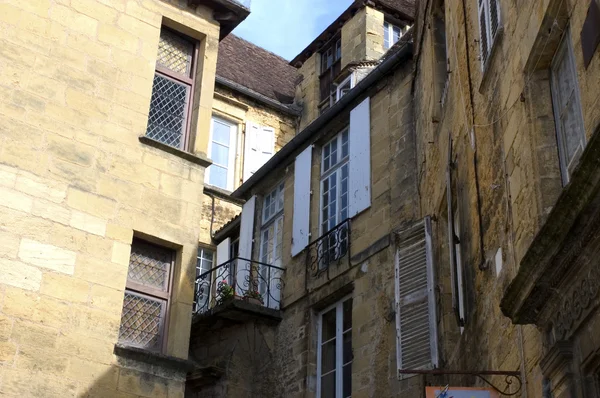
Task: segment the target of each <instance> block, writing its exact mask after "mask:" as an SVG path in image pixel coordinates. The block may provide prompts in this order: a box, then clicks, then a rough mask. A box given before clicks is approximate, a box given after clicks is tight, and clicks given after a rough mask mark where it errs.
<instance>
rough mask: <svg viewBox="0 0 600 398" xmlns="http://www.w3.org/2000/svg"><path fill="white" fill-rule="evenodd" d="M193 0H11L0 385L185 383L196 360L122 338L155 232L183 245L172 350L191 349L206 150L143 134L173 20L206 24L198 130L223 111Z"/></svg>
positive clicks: (2, 132)
mask: <svg viewBox="0 0 600 398" xmlns="http://www.w3.org/2000/svg"><path fill="white" fill-rule="evenodd" d="M181 4H182V3H181V2H177V1H156V0H102V1H100V0H71V1H64V0H36V1H19V0H8V1H4V2H2V4H1V5H0V31H1V32H2V34H1V35H0V49H1V50H0V115H1V117H0V395H3V396H19V397H75V396H77V397H84V396H93V397H137V396H143V397H154V396H156V397H167V396H168V397H183V394H184V390H183V388H184V381H185V372H183V373H181V372H179V373H177V372H172V373H171V374H170V375H169V374H161V373H160V369H158V370H157V369H155V371H151V369H150V367H149V366H147V365H144V364H143V363H141V362H140V363H138V362H135V361H131V360H125V359H123V358H119V357H117V356H115V355H114V354H113V348H114V345H115V343H116V342H117V337H118V333H119V324H120V317H121V307H122V302H123V291H124V288H125V281H126V277H127V269H128V262H129V254H130V245H131V241H132V237H133V236H134V235H136V234H143V235H147V236H152V237H154V238H156V239H160V240H163V241H165V242H169V243H170V244H171V245H172V246H173V247H174V248H177V261H176V266H175V278H174V285H173V289H172V290H173V293H172V297H171V317H170V322H169V325H168V328H169V341H168V347H167V349H166V354H167V355H170V356H174V357H178V358H182V359H185V358H187V355H188V340H189V331H190V323H191V312H192V300H193V278H194V275H195V263H196V249H197V243H198V237H199V234H200V217H201V213H202V211H201V209H202V205H203V195H202V187H203V180H204V166H201V165H198V164H196V163H192V162H190V161H187V160H184V159H182V158H181V157H179V156H176V155H173V154H169V153H167V152H165V151H163V150H160V149H156V148H153V147H150V146H147V145H144V144H142V143H141V142H140V141H139V140H138V137H139V136H142V135H144V133H145V129H146V122H147V118H148V108H149V103H150V94H151V91H152V80H153V76H154V65H155V58H156V53H157V45H158V38H159V31H160V27H161V25H162V24H165V25H168V26H170V27H172V28H175V29H179V30H181V31H182V32H183V33H186V34H188V35H191V36H193V37H195V38H197V39H199V40H201V53H202V55H201V60H202V63H201V65H200V66H201V67H200V68H199V72H198V76H197V79H198V80H197V81H198V83H199V84H198V85H197V88H198V92H197V93H196V94H195V107H194V118H193V121H192V126H193V133H194V135H196V134H197V135H198V136H199V137H202V136H203V134H202V133H203V132H204V131H208V127H209V125H210V114H211V112H212V97H213V85H214V79H215V73H214V71H215V65H216V56H217V49H218V35H219V26H218V24H217V23H216V22H215V21H214V20H213V19H212V11H211V10H209V9H207V8H204V7H202V6H201V7H197V8H193V9H192V8H186V7H184V6H181ZM205 146H206V145H205V144H203V143H202V140H197V141H196V152H197V153H198V154H201V153H203V152H205ZM151 372H153V374H150V373H151Z"/></svg>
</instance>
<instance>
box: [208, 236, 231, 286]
mask: <svg viewBox="0 0 600 398" xmlns="http://www.w3.org/2000/svg"><path fill="white" fill-rule="evenodd" d="M230 246H231V239H230V238H226V239H225V240H224V241H223V242H221V243H219V244H218V245H217V266H220V265H222V264H225V263H226V262H227V261H229V260H230V258H229V247H230ZM230 269H231V265H227V266H226V267H225V266H224V267H221V268H219V269H218V270H217V271H216V272H215V273H214V274H215V275H211V279H212V278H216V277H217V276H218V277H219V278H220V279H221V280H225V281H227V283H232V282H231V281H229V275H231V273H230V272H229V271H230ZM210 282H211V283H212V282H213V281H212V280H211V281H210ZM217 282H220V281H217Z"/></svg>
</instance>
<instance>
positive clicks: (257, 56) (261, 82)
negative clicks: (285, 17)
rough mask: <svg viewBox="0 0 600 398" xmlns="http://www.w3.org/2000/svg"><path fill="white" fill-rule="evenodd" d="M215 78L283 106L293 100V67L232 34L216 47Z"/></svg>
mask: <svg viewBox="0 0 600 398" xmlns="http://www.w3.org/2000/svg"><path fill="white" fill-rule="evenodd" d="M217 76H219V77H222V78H224V79H227V80H229V81H232V82H234V83H237V84H239V85H241V86H243V87H245V88H247V89H250V90H252V91H255V92H257V93H259V94H261V95H264V96H265V97H267V98H270V99H272V100H275V101H278V102H280V103H282V104H291V103H292V102H293V100H294V92H295V88H294V81H295V80H296V77H297V70H296V68H294V67H293V66H290V65H289V63H288V61H286V60H285V59H283V58H282V57H280V56H278V55H276V54H273V53H272V52H269V51H267V50H265V49H264V48H261V47H258V46H256V45H254V44H252V43H250V42H248V41H246V40H244V39H242V38H240V37H238V36H235V35H233V34H230V35H229V36H227V37H225V38H224V39H223V40H222V41H221V43H220V44H219V57H218V60H217Z"/></svg>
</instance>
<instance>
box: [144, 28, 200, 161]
mask: <svg viewBox="0 0 600 398" xmlns="http://www.w3.org/2000/svg"><path fill="white" fill-rule="evenodd" d="M195 49H196V44H195V43H194V42H193V41H192V40H191V39H187V38H185V37H182V36H181V35H179V34H177V33H175V32H172V31H170V30H166V29H162V30H161V33H160V40H159V44H158V57H157V60H156V73H155V75H154V83H153V85H152V98H151V100H150V111H149V113H148V127H147V130H146V136H147V137H149V138H152V139H153V140H156V141H159V142H162V143H163V144H166V145H169V146H172V147H175V148H179V149H182V150H185V149H186V148H187V147H188V146H189V131H190V123H189V120H190V117H191V112H190V110H191V108H192V107H191V106H190V105H191V100H192V91H193V90H192V87H193V85H194V76H195V70H194V69H195V64H196V62H195V59H194V57H195V52H196V51H195Z"/></svg>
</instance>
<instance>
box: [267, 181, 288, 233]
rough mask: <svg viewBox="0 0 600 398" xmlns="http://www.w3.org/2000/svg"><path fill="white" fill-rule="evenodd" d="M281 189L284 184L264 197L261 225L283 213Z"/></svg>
mask: <svg viewBox="0 0 600 398" xmlns="http://www.w3.org/2000/svg"><path fill="white" fill-rule="evenodd" d="M283 189H284V184H283V183H281V184H279V185H278V186H277V188H275V189H274V190H273V191H272V192H271V193H269V194H268V195H267V196H265V200H264V204H263V224H264V223H266V222H268V221H269V220H271V219H272V218H273V217H274V216H275V215H276V214H278V213H280V212H282V211H283Z"/></svg>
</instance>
